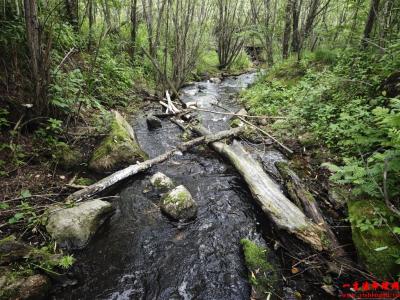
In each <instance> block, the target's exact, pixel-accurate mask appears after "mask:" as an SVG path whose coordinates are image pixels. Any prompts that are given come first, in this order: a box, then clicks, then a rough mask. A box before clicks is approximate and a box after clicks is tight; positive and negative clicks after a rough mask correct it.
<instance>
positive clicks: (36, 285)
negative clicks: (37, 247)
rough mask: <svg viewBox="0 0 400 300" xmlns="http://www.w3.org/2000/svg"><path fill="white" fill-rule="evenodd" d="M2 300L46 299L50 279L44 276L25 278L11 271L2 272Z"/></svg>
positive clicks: (36, 275)
mask: <svg viewBox="0 0 400 300" xmlns="http://www.w3.org/2000/svg"><path fill="white" fill-rule="evenodd" d="M0 273H1V275H0V300H8V299H37V300H40V299H46V297H47V294H48V292H49V290H50V286H51V283H50V279H49V278H48V277H47V276H45V275H42V274H35V275H30V276H26V275H25V276H24V275H22V274H20V273H18V272H13V271H10V270H9V269H6V268H4V269H1V270H0Z"/></svg>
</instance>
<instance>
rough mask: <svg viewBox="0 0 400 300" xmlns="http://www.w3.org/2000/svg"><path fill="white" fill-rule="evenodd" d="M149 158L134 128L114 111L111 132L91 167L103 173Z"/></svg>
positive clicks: (92, 159)
mask: <svg viewBox="0 0 400 300" xmlns="http://www.w3.org/2000/svg"><path fill="white" fill-rule="evenodd" d="M147 158H148V156H147V154H146V153H145V152H144V151H142V150H141V149H140V147H139V144H138V143H137V141H136V138H135V134H134V132H133V129H132V127H131V126H130V125H129V124H128V122H127V121H126V120H125V119H124V118H123V117H122V116H121V115H120V114H119V113H118V112H116V111H114V118H113V120H112V121H111V126H110V132H109V134H108V135H107V136H106V137H105V138H104V140H103V141H102V142H101V144H100V145H99V146H98V147H97V149H96V150H95V151H94V153H93V155H92V158H91V160H90V163H89V167H90V168H91V169H92V170H93V171H95V172H98V173H103V172H109V171H113V170H116V169H118V168H121V167H124V166H125V165H127V164H131V163H135V162H136V161H137V160H139V161H143V160H146V159H147Z"/></svg>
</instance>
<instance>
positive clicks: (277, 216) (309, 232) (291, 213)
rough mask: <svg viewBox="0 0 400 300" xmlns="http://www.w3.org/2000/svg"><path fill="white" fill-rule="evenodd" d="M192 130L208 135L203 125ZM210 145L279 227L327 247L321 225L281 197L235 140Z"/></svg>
mask: <svg viewBox="0 0 400 300" xmlns="http://www.w3.org/2000/svg"><path fill="white" fill-rule="evenodd" d="M193 130H194V131H195V132H197V133H198V134H201V135H208V134H209V131H208V130H207V129H205V128H204V127H195V128H193ZM211 147H212V148H213V149H214V150H215V151H216V152H218V153H219V154H221V155H222V156H224V157H225V158H227V159H228V160H229V161H230V162H231V163H232V165H233V166H234V167H235V168H236V170H237V171H238V172H239V173H240V174H241V175H242V176H243V179H244V180H245V181H246V183H247V185H248V187H249V189H250V191H251V193H252V195H253V197H254V200H256V202H257V203H258V204H259V205H260V206H261V209H262V210H263V211H264V213H265V214H266V215H268V216H269V217H270V218H271V220H272V221H273V222H274V223H275V224H276V225H277V227H278V228H279V229H283V230H286V231H288V232H290V233H292V234H294V235H295V236H296V237H297V238H299V239H300V240H302V241H304V242H306V243H307V244H309V245H310V246H311V247H313V248H314V249H316V250H318V251H321V250H324V249H327V245H326V243H325V241H326V232H325V230H324V228H323V227H321V226H319V225H318V224H315V223H314V222H313V221H311V220H310V219H309V218H307V217H306V216H305V215H304V213H303V212H302V211H301V210H300V209H299V208H298V207H297V206H296V205H295V204H293V203H292V202H291V201H290V200H289V199H287V198H286V197H285V195H284V194H283V193H282V192H281V191H280V189H279V187H278V185H277V184H276V183H275V182H273V181H272V179H271V178H270V177H269V176H268V175H267V174H266V173H265V172H264V170H263V169H262V167H261V166H260V164H259V163H258V162H257V161H256V160H254V159H253V158H252V156H251V155H250V154H249V153H248V152H246V151H245V150H244V148H243V147H242V146H241V145H240V143H239V142H237V141H234V142H233V144H232V145H231V146H229V145H227V144H224V143H221V142H213V143H211Z"/></svg>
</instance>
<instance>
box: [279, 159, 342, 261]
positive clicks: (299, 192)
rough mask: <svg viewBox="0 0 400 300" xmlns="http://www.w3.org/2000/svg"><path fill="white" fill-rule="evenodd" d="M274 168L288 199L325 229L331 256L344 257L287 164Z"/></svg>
mask: <svg viewBox="0 0 400 300" xmlns="http://www.w3.org/2000/svg"><path fill="white" fill-rule="evenodd" d="M275 166H276V167H277V169H278V170H279V173H280V174H281V175H282V178H283V180H284V183H285V187H286V189H287V192H288V194H289V196H290V198H291V199H292V200H293V201H295V202H296V204H297V205H298V206H299V207H302V208H303V211H304V213H305V214H306V216H307V217H309V218H311V220H313V221H314V222H315V223H317V224H318V225H320V226H322V227H323V228H324V229H325V231H326V234H327V238H329V248H330V250H331V251H330V252H331V254H332V255H334V256H336V257H345V256H346V253H345V252H344V250H343V249H342V247H341V246H340V244H339V242H338V240H337V238H336V236H335V234H334V233H333V231H332V230H331V228H330V226H329V224H328V223H327V222H326V221H325V219H324V217H323V214H322V211H321V209H320V208H319V206H318V203H317V201H316V200H315V198H314V196H313V195H312V194H311V193H310V192H309V191H308V189H307V188H306V187H305V185H304V183H303V182H302V181H301V179H300V178H299V177H298V176H297V174H296V173H295V172H294V171H293V170H291V169H290V167H289V165H288V164H287V162H284V161H279V162H276V163H275Z"/></svg>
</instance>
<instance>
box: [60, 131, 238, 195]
mask: <svg viewBox="0 0 400 300" xmlns="http://www.w3.org/2000/svg"><path fill="white" fill-rule="evenodd" d="M241 130H242V128H234V129H231V130H225V131H220V132H217V133H215V134H209V135H206V136H202V137H199V138H196V139H193V140H190V141H188V142H184V143H181V144H179V145H177V146H176V147H175V148H173V149H171V150H170V151H167V152H165V153H164V154H161V155H159V156H156V157H154V158H152V159H148V160H146V161H144V162H141V163H137V164H135V165H130V166H128V167H126V168H125V169H122V170H119V171H117V172H115V173H113V174H111V175H110V176H107V177H105V178H103V179H101V180H100V181H98V182H96V183H94V184H92V185H89V186H87V187H85V188H84V189H82V190H79V191H76V192H75V193H73V194H71V195H69V196H68V197H67V201H76V202H79V201H82V200H86V199H89V198H92V197H93V196H96V195H98V194H99V193H100V192H102V191H104V190H106V189H108V188H110V187H111V186H113V185H115V184H117V183H119V182H121V181H122V180H124V179H126V178H128V177H131V176H133V175H135V174H138V173H140V172H143V171H145V170H147V169H149V168H151V167H152V166H154V165H155V164H158V163H161V162H163V161H166V160H167V159H168V158H170V157H171V156H173V155H174V154H175V153H176V152H177V151H180V152H185V151H187V150H189V149H190V148H193V147H195V146H198V145H200V144H203V143H206V144H208V143H212V142H215V141H218V140H221V139H225V138H228V137H231V136H236V135H238V134H239V133H240V132H241Z"/></svg>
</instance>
